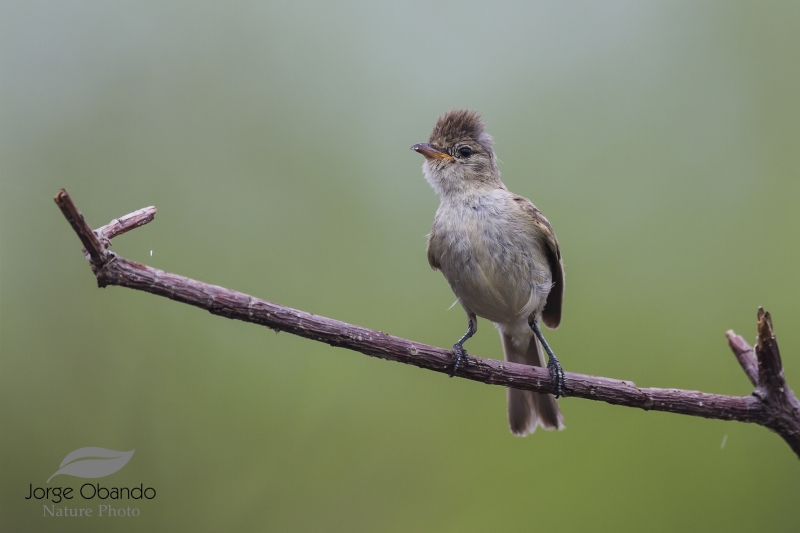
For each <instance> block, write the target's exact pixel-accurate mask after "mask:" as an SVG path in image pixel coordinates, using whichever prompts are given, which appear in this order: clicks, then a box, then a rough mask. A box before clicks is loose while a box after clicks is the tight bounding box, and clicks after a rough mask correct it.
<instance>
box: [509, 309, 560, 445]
mask: <svg viewBox="0 0 800 533" xmlns="http://www.w3.org/2000/svg"><path fill="white" fill-rule="evenodd" d="M525 326H526V327H527V324H526V325H525ZM529 331H530V330H529ZM500 338H501V340H502V341H503V355H504V356H505V360H506V361H510V362H512V363H520V364H523V365H531V366H545V360H544V350H543V349H542V345H541V343H540V342H539V339H537V338H536V337H535V336H534V335H533V331H530V335H527V332H525V333H523V332H522V331H517V332H515V331H503V330H502V329H501V330H500ZM506 395H507V397H508V425H509V427H510V428H511V433H513V434H514V435H517V436H520V437H524V436H525V435H527V434H529V433H533V432H534V431H535V430H536V426H537V424H538V425H540V426H542V427H543V428H544V429H564V417H563V416H562V415H561V410H560V409H559V408H558V402H557V401H556V398H555V396H553V395H552V394H539V393H538V392H532V391H526V390H517V389H506Z"/></svg>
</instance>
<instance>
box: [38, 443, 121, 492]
mask: <svg viewBox="0 0 800 533" xmlns="http://www.w3.org/2000/svg"><path fill="white" fill-rule="evenodd" d="M135 451H136V450H131V451H129V452H118V451H116V450H107V449H106V448H97V447H94V446H89V447H87V448H79V449H77V450H75V451H74V452H71V453H69V454H67V456H66V457H64V460H63V461H61V464H60V465H59V466H60V467H61V468H59V469H58V472H56V473H55V474H53V475H52V476H50V477H49V478H47V482H48V483H50V480H51V479H53V478H54V477H56V476H57V475H59V474H66V475H68V476H75V477H82V478H96V477H105V476H110V475H111V474H113V473H114V472H116V471H117V470H120V469H121V468H122V467H123V466H125V465H126V464H128V461H130V460H131V457H133V452H135ZM98 457H100V458H102V459H98Z"/></svg>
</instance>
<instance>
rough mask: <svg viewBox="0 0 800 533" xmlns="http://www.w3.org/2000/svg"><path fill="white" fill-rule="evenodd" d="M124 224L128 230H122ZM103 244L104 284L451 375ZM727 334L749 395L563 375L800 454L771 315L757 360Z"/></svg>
mask: <svg viewBox="0 0 800 533" xmlns="http://www.w3.org/2000/svg"><path fill="white" fill-rule="evenodd" d="M56 203H58V205H59V207H61V210H62V212H64V215H65V216H66V217H67V220H68V221H70V224H71V225H72V227H73V229H74V230H75V232H76V233H78V236H79V237H81V241H82V242H84V244H85V245H86V242H87V241H88V242H89V243H90V244H91V239H88V238H87V239H86V241H85V240H84V238H85V237H86V235H87V234H88V235H91V236H92V237H95V234H94V233H92V231H91V229H90V228H89V227H88V225H86V223H85V221H83V217H81V216H80V213H79V212H78V210H77V208H76V207H75V206H74V204H72V200H71V199H70V198H69V196H68V195H67V193H66V191H63V190H62V191H61V192H60V193H59V195H58V196H56ZM149 209H152V213H151V214H149V215H144V214H143V212H145V211H147V210H149ZM75 213H77V217H76V216H75ZM154 213H155V208H146V209H143V210H140V211H137V212H136V213H131V214H130V215H126V216H125V217H121V218H120V219H117V220H115V221H114V222H112V223H111V224H109V225H108V226H104V227H103V228H101V230H102V231H101V230H98V233H99V234H100V235H102V236H103V237H104V240H105V237H106V236H107V238H111V237H113V236H114V235H118V234H120V233H124V231H128V230H130V229H133V228H135V227H138V226H140V225H143V224H146V223H147V222H149V221H150V220H152V217H153V215H154ZM71 217H72V218H71ZM74 220H80V221H81V222H83V224H76V223H74V222H73V221H74ZM105 228H111V229H105ZM114 228H117V229H114ZM121 228H124V229H123V230H122V231H118V230H119V229H121ZM95 240H96V237H95ZM106 242H107V241H106ZM97 245H99V246H100V248H101V249H100V250H99V251H98V250H93V251H92V253H91V254H90V258H91V259H90V260H91V261H92V265H93V271H94V272H95V275H96V276H97V283H98V285H99V286H100V287H107V286H109V285H118V286H121V287H128V288H131V289H136V290H140V291H144V292H149V293H151V294H156V295H159V296H165V297H167V298H170V299H172V300H175V301H178V302H182V303H186V304H189V305H193V306H195V307H199V308H201V309H205V310H207V311H209V312H210V313H212V314H215V315H219V316H224V317H227V318H231V319H236V320H242V321H244V322H251V323H254V324H260V325H262V326H267V327H269V328H271V329H274V330H276V331H286V332H289V333H293V334H295V335H298V336H301V337H305V338H308V339H312V340H315V341H319V342H324V343H327V344H330V345H331V346H338V347H341V348H347V349H349V350H354V351H357V352H361V353H363V354H366V355H369V356H373V357H379V358H382V359H388V360H391V361H398V362H401V363H405V364H410V365H415V366H418V367H420V368H425V369H428V370H433V371H434V372H441V373H449V371H450V370H451V367H452V361H453V357H454V356H453V352H452V351H450V350H445V349H442V348H437V347H434V346H429V345H426V344H421V343H417V342H414V341H410V340H407V339H402V338H399V337H394V336H392V335H387V334H386V333H383V332H381V331H375V330H371V329H367V328H363V327H361V326H355V325H352V324H347V323H345V322H340V321H338V320H333V319H330V318H326V317H322V316H318V315H313V314H311V313H307V312H305V311H299V310H297V309H291V308H289V307H284V306H282V305H278V304H275V303H272V302H268V301H265V300H261V299H258V298H255V297H253V296H249V295H247V294H244V293H241V292H237V291H233V290H230V289H226V288H224V287H219V286H216V285H210V284H207V283H203V282H200V281H196V280H193V279H190V278H186V277H183V276H179V275H176V274H170V273H168V272H164V271H163V270H158V269H155V268H152V267H149V266H147V265H142V264H140V263H136V262H134V261H129V260H127V259H124V258H122V257H119V256H117V255H116V254H114V253H112V252H109V251H108V250H106V248H105V247H104V246H103V245H102V244H101V243H100V242H97ZM87 248H88V247H87ZM96 258H99V260H98V259H96ZM727 336H728V342H729V344H730V346H731V349H732V350H733V352H734V354H735V355H736V358H737V359H738V361H739V363H740V364H741V365H742V368H743V369H744V371H745V373H746V374H747V376H748V378H749V379H750V380H751V381H752V382H753V383H754V384H756V383H757V384H758V385H757V389H756V391H755V392H754V393H753V394H752V395H750V396H723V395H717V394H708V393H705V392H699V391H690V390H679V389H658V388H639V387H637V386H636V385H635V384H633V383H632V382H630V381H623V380H619V379H610V378H604V377H596V376H586V375H583V374H576V373H572V372H566V373H565V385H566V386H565V395H568V396H574V397H577V398H585V399H588V400H598V401H603V402H607V403H610V404H615V405H623V406H627V407H638V408H640V409H644V410H653V411H667V412H672V413H678V414H684V415H690V416H700V417H704V418H712V419H720V420H738V421H740V422H750V423H755V424H759V425H762V426H765V427H767V428H769V429H771V430H773V431H775V432H777V433H778V434H780V435H781V437H783V438H784V440H786V441H787V443H788V444H789V445H790V446H791V447H792V450H793V451H794V452H795V453H796V454H797V455H798V457H800V404H798V401H797V398H796V397H795V396H794V394H793V393H792V391H791V389H789V387H788V386H786V383H785V381H784V379H783V368H782V366H781V360H780V354H779V352H778V347H777V341H776V340H775V336H774V334H773V332H772V322H771V319H770V317H769V314H768V313H764V312H763V310H760V311H759V343H758V347H757V349H756V353H757V356H758V363H757V364H756V360H755V358H756V356H755V355H753V349H752V348H751V347H750V346H748V344H747V343H746V342H745V341H744V339H742V338H741V337H739V336H738V335H736V334H735V333H734V332H733V331H728V332H727ZM456 375H457V376H458V377H462V378H466V379H470V380H473V381H479V382H482V383H487V384H492V385H502V386H505V387H512V388H516V389H523V390H531V391H535V392H543V393H550V394H553V393H555V390H556V389H555V384H554V383H553V381H552V379H551V378H550V373H549V372H548V370H547V369H545V368H541V367H533V366H527V365H520V364H515V363H509V362H504V361H497V360H494V359H485V358H481V357H475V356H468V357H467V363H466V364H464V365H461V366H459V368H458V370H457V372H456Z"/></svg>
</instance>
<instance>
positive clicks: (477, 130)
mask: <svg viewBox="0 0 800 533" xmlns="http://www.w3.org/2000/svg"><path fill="white" fill-rule="evenodd" d="M484 128H485V125H484V123H483V121H482V120H481V115H480V114H479V113H478V112H477V111H471V110H469V109H454V110H452V111H448V112H447V113H445V115H444V116H440V117H439V119H438V120H437V121H436V126H434V127H433V131H432V132H431V136H430V139H429V140H428V142H426V143H419V144H415V145H414V146H412V147H411V149H412V150H414V151H416V152H419V153H420V154H422V155H423V156H425V163H424V164H423V165H422V172H423V173H424V174H425V179H427V180H428V183H430V184H431V187H433V189H434V190H435V191H436V193H437V194H439V195H440V196H441V195H450V194H459V193H468V192H471V191H476V190H480V189H486V188H489V189H495V188H497V187H498V186H500V187H502V183H501V182H500V172H499V171H498V170H497V160H496V158H495V156H494V151H492V138H491V136H489V134H488V133H485V132H484Z"/></svg>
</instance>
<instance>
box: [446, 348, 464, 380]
mask: <svg viewBox="0 0 800 533" xmlns="http://www.w3.org/2000/svg"><path fill="white" fill-rule="evenodd" d="M453 355H454V356H455V358H454V359H453V366H452V367H451V368H450V372H449V374H448V375H449V376H450V377H451V378H452V377H453V376H455V375H456V371H457V370H458V367H459V366H460V365H461V362H462V361H463V362H464V364H466V363H467V361H468V359H467V351H466V350H465V349H464V347H463V346H461V345H460V344H459V343H455V344H454V345H453Z"/></svg>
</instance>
